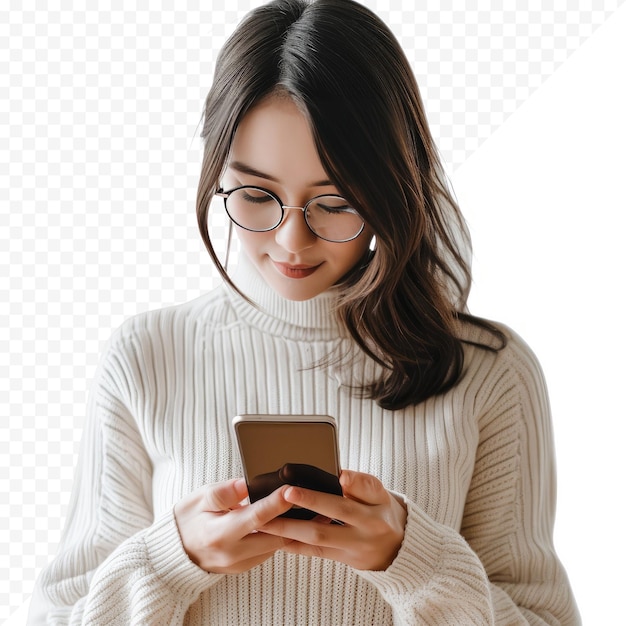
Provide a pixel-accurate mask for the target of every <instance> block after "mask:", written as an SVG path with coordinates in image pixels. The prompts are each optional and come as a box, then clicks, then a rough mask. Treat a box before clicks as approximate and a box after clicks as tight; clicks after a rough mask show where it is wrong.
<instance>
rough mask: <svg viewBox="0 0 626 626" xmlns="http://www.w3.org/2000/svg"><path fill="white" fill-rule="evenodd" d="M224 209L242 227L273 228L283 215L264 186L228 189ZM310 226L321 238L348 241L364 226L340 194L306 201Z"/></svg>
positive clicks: (254, 229)
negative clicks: (262, 187) (230, 190)
mask: <svg viewBox="0 0 626 626" xmlns="http://www.w3.org/2000/svg"><path fill="white" fill-rule="evenodd" d="M226 210H227V212H228V215H229V216H230V218H231V219H232V220H233V221H234V222H235V223H236V224H238V225H239V226H241V227H242V228H245V229H247V230H253V231H267V230H272V229H273V228H276V227H277V226H278V225H279V224H280V222H281V220H282V217H283V209H282V207H281V205H280V203H279V202H278V201H277V200H276V198H274V197H273V196H271V195H270V194H269V193H267V192H266V191H264V190H263V189H257V188H256V187H242V188H240V189H236V190H234V191H232V192H230V193H229V195H228V197H227V198H226ZM305 219H306V221H307V224H308V225H309V228H310V229H311V230H312V231H313V232H314V233H315V234H316V235H317V236H318V237H321V238H322V239H327V240H329V241H336V242H340V241H349V240H350V239H353V238H354V237H356V236H357V235H358V234H359V233H360V232H361V230H362V229H363V219H362V218H361V216H360V215H359V214H358V213H357V212H356V211H355V210H354V209H353V208H351V207H350V206H349V205H348V202H347V200H345V199H344V198H341V197H339V196H319V197H318V198H315V199H314V200H312V201H311V202H309V203H308V204H307V205H306V211H305Z"/></svg>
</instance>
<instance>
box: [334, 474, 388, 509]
mask: <svg viewBox="0 0 626 626" xmlns="http://www.w3.org/2000/svg"><path fill="white" fill-rule="evenodd" d="M339 482H340V483H341V488H342V489H343V495H344V496H345V497H346V498H350V499H351V500H355V501H356V502H360V503H361V504H386V503H387V502H388V501H389V492H388V491H387V490H386V489H385V487H384V485H383V484H382V483H381V482H380V480H378V478H376V476H372V475H371V474H364V473H363V472H353V471H352V470H342V472H341V475H340V476H339Z"/></svg>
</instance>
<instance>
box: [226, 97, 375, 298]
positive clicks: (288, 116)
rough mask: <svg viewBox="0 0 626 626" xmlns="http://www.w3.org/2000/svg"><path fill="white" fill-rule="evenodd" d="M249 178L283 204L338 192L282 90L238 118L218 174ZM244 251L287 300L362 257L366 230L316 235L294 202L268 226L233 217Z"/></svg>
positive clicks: (244, 181) (243, 181)
mask: <svg viewBox="0 0 626 626" xmlns="http://www.w3.org/2000/svg"><path fill="white" fill-rule="evenodd" d="M242 185H254V186H256V187H263V188H264V189H267V190H269V191H272V192H274V193H275V194H276V195H277V196H278V197H279V198H280V199H281V201H282V203H283V204H285V205H287V206H296V207H302V206H304V205H305V204H306V203H307V201H308V200H310V199H311V198H313V197H315V196H319V195H322V194H340V190H338V189H337V188H336V187H335V186H333V184H332V183H331V182H330V180H328V175H327V174H326V172H325V171H324V168H323V167H322V164H321V162H320V160H319V157H318V154H317V150H316V148H315V142H314V140H313V136H312V134H311V131H310V129H309V125H308V123H307V121H306V119H305V117H304V116H303V115H302V113H301V112H300V110H299V109H298V107H297V106H296V105H295V104H294V102H293V101H292V100H290V99H289V98H288V97H285V96H281V97H276V96H275V97H270V98H268V99H266V100H264V101H262V102H261V103H260V104H258V105H257V106H256V107H254V108H253V109H252V110H251V111H250V112H249V113H248V114H247V115H246V116H245V117H244V118H243V120H242V121H241V123H240V124H239V127H238V129H237V131H236V133H235V138H234V141H233V144H232V147H231V153H230V156H229V161H228V167H227V170H226V173H225V175H224V179H223V180H222V186H223V188H224V189H225V190H226V191H228V190H230V189H233V188H234V187H240V186H242ZM235 229H236V230H237V233H238V235H239V239H240V241H241V246H242V249H243V251H244V252H245V254H246V255H247V256H248V257H249V258H250V260H251V261H252V262H253V263H254V265H255V266H256V268H257V269H258V271H259V272H260V273H261V275H262V276H263V278H264V279H265V281H266V282H267V283H268V285H269V286H270V287H271V288H272V289H274V290H275V291H276V292H277V293H279V294H280V295H281V296H283V297H284V298H287V299H289V300H308V299H309V298H313V297H314V296H317V295H318V294H320V293H322V292H323V291H326V290H327V289H328V288H329V287H331V286H332V285H334V284H335V283H337V281H339V279H340V278H342V277H343V276H344V275H345V274H346V273H347V272H348V271H350V270H351V269H352V268H353V267H354V265H355V264H356V263H357V262H358V261H359V260H360V259H361V258H362V257H363V255H364V254H365V251H366V250H367V248H368V246H369V243H370V240H371V232H370V231H369V229H368V228H367V225H366V226H365V228H364V230H363V232H362V233H361V234H360V235H359V236H358V237H357V238H356V239H353V240H351V241H347V242H344V243H332V242H329V241H325V240H323V239H320V238H319V237H317V236H316V235H315V234H314V233H313V232H311V230H310V229H309V227H308V226H307V224H306V222H305V220H304V213H303V212H302V211H300V210H298V209H286V210H285V217H284V219H283V222H282V223H281V224H280V226H278V228H276V229H274V230H271V231H268V232H250V231H247V230H244V229H242V228H239V227H238V226H236V225H235Z"/></svg>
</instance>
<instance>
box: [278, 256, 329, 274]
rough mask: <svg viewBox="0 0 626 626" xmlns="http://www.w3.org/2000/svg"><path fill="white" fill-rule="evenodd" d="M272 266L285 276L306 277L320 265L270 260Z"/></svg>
mask: <svg viewBox="0 0 626 626" xmlns="http://www.w3.org/2000/svg"><path fill="white" fill-rule="evenodd" d="M272 263H273V264H274V267H275V268H276V269H277V270H278V271H279V272H280V273H281V274H282V275H283V276H286V277H287V278H306V277H307V276H310V275H311V274H313V273H314V272H315V271H316V270H317V268H318V267H319V266H320V265H321V263H319V264H318V265H290V264H289V263H279V262H278V261H274V260H272Z"/></svg>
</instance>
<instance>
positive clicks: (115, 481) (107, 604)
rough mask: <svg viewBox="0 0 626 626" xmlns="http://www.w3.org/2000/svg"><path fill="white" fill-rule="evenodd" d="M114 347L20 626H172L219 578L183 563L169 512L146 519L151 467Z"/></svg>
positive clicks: (126, 372) (125, 371)
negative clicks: (52, 544) (58, 535)
mask: <svg viewBox="0 0 626 626" xmlns="http://www.w3.org/2000/svg"><path fill="white" fill-rule="evenodd" d="M120 343H122V342H121V341H118V342H117V344H113V342H112V343H111V345H110V346H109V348H108V349H107V352H106V354H105V357H104V358H103V360H102V362H101V365H100V367H99V370H98V373H97V375H96V380H95V384H94V386H93V388H92V392H91V394H90V400H89V404H88V411H87V419H86V423H85V430H84V433H83V439H82V443H81V451H80V456H79V461H78V466H77V468H76V474H75V482H74V489H73V492H72V499H71V502H70V507H69V511H68V517H67V520H68V521H67V524H66V527H65V529H64V534H63V538H62V540H61V545H60V548H59V552H58V555H57V556H56V558H55V559H54V560H53V561H52V563H51V564H50V565H49V566H48V567H47V569H45V570H44V571H43V572H42V574H41V576H40V577H39V579H38V581H37V585H36V589H35V593H34V594H33V602H32V603H31V609H30V614H29V624H41V623H48V624H90V625H96V624H156V623H159V624H172V625H173V624H182V623H183V619H184V615H185V613H186V611H187V609H188V607H189V606H190V604H191V603H193V602H194V601H195V600H196V598H197V597H198V596H199V595H200V593H201V592H202V591H204V590H205V589H207V588H208V587H210V586H211V585H212V584H214V583H215V582H216V581H217V580H219V579H220V578H221V577H220V576H217V575H209V574H207V573H206V572H204V571H203V570H201V569H200V568H199V567H197V566H196V565H195V564H194V563H193V562H192V561H191V560H190V559H189V558H188V556H187V554H186V553H185V551H184V548H183V546H182V541H181V539H180V536H179V534H178V529H177V526H176V522H175V520H174V515H173V511H172V510H170V511H167V512H165V513H164V514H162V515H160V516H159V517H158V518H157V519H156V520H154V519H153V518H154V514H153V508H152V464H151V461H150V458H149V455H148V453H147V451H146V449H145V446H144V444H143V441H142V437H141V434H140V432H139V428H138V427H137V424H136V422H135V420H134V419H133V417H132V414H131V410H130V409H129V406H131V405H132V400H131V398H132V395H133V393H134V392H133V387H134V384H133V375H132V374H131V373H130V368H129V367H128V365H127V359H125V356H124V353H123V351H122V350H120V349H119V344H120ZM135 387H136V385H135ZM34 604H37V605H36V606H34ZM157 616H158V617H157Z"/></svg>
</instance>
